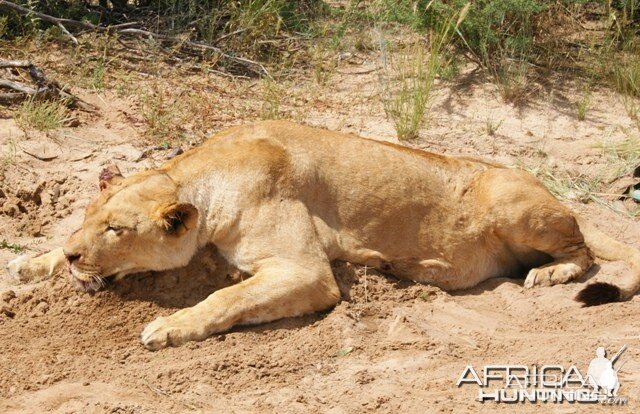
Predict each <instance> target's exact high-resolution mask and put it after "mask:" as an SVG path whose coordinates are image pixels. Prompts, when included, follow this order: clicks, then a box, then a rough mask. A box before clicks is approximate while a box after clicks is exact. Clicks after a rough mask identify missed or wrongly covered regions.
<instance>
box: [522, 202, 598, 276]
mask: <svg viewBox="0 0 640 414" xmlns="http://www.w3.org/2000/svg"><path fill="white" fill-rule="evenodd" d="M511 237H512V240H514V241H515V242H516V243H518V244H523V245H526V246H528V247H530V248H532V249H535V250H538V251H541V252H544V253H547V254H548V255H549V256H551V257H552V258H553V261H552V262H551V263H548V264H546V265H544V266H541V267H537V268H533V269H531V270H530V271H529V273H528V274H527V278H526V279H525V282H524V287H526V288H531V287H534V286H553V285H557V284H559V283H567V282H569V281H571V280H574V279H576V278H578V277H580V276H581V275H583V274H584V273H585V272H586V271H587V270H589V268H590V267H591V265H592V264H593V255H592V253H591V251H590V250H589V249H588V248H587V246H586V245H585V243H584V238H583V236H582V233H581V232H580V228H579V227H578V223H577V222H576V220H575V218H574V217H573V215H572V214H571V212H570V211H569V210H568V209H566V208H565V207H564V206H562V205H561V204H560V203H559V202H558V201H556V200H553V203H550V204H547V205H545V206H540V205H538V206H535V207H533V208H531V209H529V212H528V213H525V214H524V216H523V219H522V220H521V221H520V225H519V226H518V228H516V229H515V231H513V232H512V235H511Z"/></svg>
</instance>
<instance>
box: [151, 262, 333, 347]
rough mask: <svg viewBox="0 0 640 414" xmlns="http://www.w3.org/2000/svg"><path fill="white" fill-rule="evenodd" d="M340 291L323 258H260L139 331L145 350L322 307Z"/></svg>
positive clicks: (327, 263)
mask: <svg viewBox="0 0 640 414" xmlns="http://www.w3.org/2000/svg"><path fill="white" fill-rule="evenodd" d="M339 300H340V291H339V289H338V286H337V284H336V281H335V279H334V277H333V273H332V271H331V267H330V265H329V262H328V261H327V260H318V259H312V260H309V259H306V260H305V258H301V259H299V260H296V259H284V258H278V257H273V258H269V259H265V260H262V261H261V262H260V264H259V265H258V270H257V272H256V273H255V275H254V276H253V277H252V278H250V279H247V280H245V281H243V282H241V283H239V284H237V285H234V286H230V287H228V288H225V289H221V290H219V291H217V292H215V293H213V294H211V295H210V296H209V297H208V298H207V299H205V300H204V301H202V302H200V303H198V304H197V305H195V306H193V307H191V308H187V309H182V310H180V311H178V312H176V313H174V314H172V315H169V316H166V317H159V318H157V319H156V320H154V321H153V322H151V323H150V324H149V325H147V326H146V328H145V329H144V330H143V331H142V334H141V341H142V343H143V344H144V346H145V347H147V348H148V349H150V350H158V349H161V348H164V347H167V346H171V345H173V346H176V345H181V344H183V343H185V342H188V341H196V340H202V339H205V338H206V337H208V336H210V335H211V334H214V333H218V332H224V331H226V330H228V329H230V328H231V327H232V326H234V325H243V324H255V323H260V322H269V321H273V320H276V319H281V318H286V317H292V316H300V315H304V314H307V313H312V312H316V311H320V310H324V309H327V308H329V307H331V306H333V305H335V304H336V303H338V301H339Z"/></svg>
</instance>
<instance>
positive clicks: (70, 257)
mask: <svg viewBox="0 0 640 414" xmlns="http://www.w3.org/2000/svg"><path fill="white" fill-rule="evenodd" d="M64 255H65V256H66V257H67V261H68V262H69V264H71V263H73V262H75V261H77V260H78V259H80V256H81V255H79V254H75V253H67V252H65V253H64Z"/></svg>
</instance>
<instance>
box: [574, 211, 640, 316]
mask: <svg viewBox="0 0 640 414" xmlns="http://www.w3.org/2000/svg"><path fill="white" fill-rule="evenodd" d="M576 220H577V221H578V224H579V226H580V231H581V232H582V235H583V236H584V241H585V244H586V245H587V247H589V249H591V251H592V252H593V253H594V254H595V255H596V257H599V258H601V259H605V260H623V261H625V262H627V264H629V267H630V268H631V272H630V273H628V274H627V275H626V276H624V277H623V278H622V279H620V280H619V281H616V283H615V284H611V283H603V282H597V283H591V284H589V285H587V286H586V287H585V288H584V289H582V290H581V291H580V292H579V293H578V295H577V296H576V300H577V301H579V302H582V303H583V304H584V306H595V305H601V304H604V303H609V302H617V301H621V300H627V299H629V298H631V297H632V296H633V295H634V294H635V293H636V292H637V291H638V290H639V289H640V250H638V249H636V248H633V247H631V246H629V245H626V244H624V243H621V242H619V241H617V240H615V239H613V238H611V237H609V236H607V235H606V234H604V233H603V232H601V231H600V230H598V228H596V227H595V226H593V225H592V224H590V223H588V222H587V221H586V220H584V219H582V218H581V217H578V216H577V215H576Z"/></svg>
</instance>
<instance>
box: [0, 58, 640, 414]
mask: <svg viewBox="0 0 640 414" xmlns="http://www.w3.org/2000/svg"><path fill="white" fill-rule="evenodd" d="M371 65H372V63H371V62H367V61H365V62H364V63H362V64H361V65H348V64H344V65H343V66H344V67H343V68H341V69H343V70H342V72H344V73H342V74H338V75H336V76H335V77H334V78H332V80H331V81H330V85H329V86H328V87H327V88H325V89H324V90H323V91H322V92H321V93H317V94H314V96H312V97H310V98H309V99H308V100H306V101H304V102H303V103H302V104H300V106H301V108H302V109H304V110H303V111H300V112H301V113H302V114H303V115H301V116H299V117H298V118H299V119H301V120H302V121H303V122H306V123H308V124H312V125H318V126H324V127H327V128H330V129H336V130H342V131H349V132H356V133H359V134H362V135H365V136H369V137H376V138H379V139H387V140H392V141H393V140H394V138H393V137H394V132H393V126H392V123H391V122H390V121H389V120H387V119H386V118H385V116H384V113H383V111H382V108H381V105H380V103H379V99H378V97H377V93H378V90H379V89H378V87H377V86H376V85H377V76H376V74H375V73H365V74H348V72H366V71H367V69H369V68H370V67H371ZM204 82H210V83H211V84H212V85H216V87H217V88H218V89H222V90H225V88H231V85H230V84H227V83H225V82H228V81H226V80H225V79H223V78H216V77H211V78H209V79H207V80H205V81H204ZM575 90H577V87H575V86H572V85H566V86H563V85H559V84H558V85H554V87H553V88H551V89H550V91H549V92H548V93H546V94H544V95H542V96H541V97H539V98H536V99H535V100H534V101H533V102H532V103H531V104H529V105H528V106H526V107H522V108H515V107H513V106H510V105H507V104H504V103H503V102H502V101H501V100H500V98H499V95H498V93H497V91H496V89H495V87H494V86H491V85H489V84H486V83H483V82H481V81H479V80H478V79H475V78H474V76H473V75H472V74H471V75H469V79H468V81H467V82H464V83H462V84H460V85H457V86H456V87H455V88H450V87H447V88H440V89H439V91H438V97H437V99H436V100H435V102H434V106H433V116H432V119H431V121H430V123H429V125H428V126H427V127H425V129H424V131H423V133H422V137H423V138H422V139H421V140H420V141H418V142H417V143H415V144H413V145H415V146H418V147H421V148H425V149H430V150H434V151H438V152H446V153H449V154H467V155H468V154H471V155H474V156H483V157H486V158H490V159H493V160H497V161H501V162H505V163H508V164H525V165H529V166H536V165H542V164H544V165H546V166H550V167H553V168H559V169H562V170H568V171H572V172H575V173H581V174H586V175H592V176H596V175H598V174H599V172H600V171H602V170H603V169H604V168H606V164H607V158H606V157H605V156H604V155H603V154H602V153H601V151H600V150H598V149H594V148H593V145H594V144H599V143H600V144H601V143H603V142H605V141H619V140H622V139H624V138H625V137H626V136H627V134H630V133H635V134H637V130H635V131H634V130H633V124H632V122H631V120H630V119H628V117H627V116H626V112H625V110H624V107H623V105H622V104H621V103H620V101H619V99H618V98H616V97H615V96H614V95H613V94H612V93H610V92H607V91H605V90H602V91H595V92H594V94H593V96H592V103H591V106H592V107H591V108H590V110H589V112H588V113H587V119H586V120H585V121H579V120H577V118H576V114H575V112H576V111H575V107H574V105H573V100H574V99H576V98H575V96H576V95H575V94H574V93H572V91H575ZM77 91H79V92H80V93H84V95H83V96H84V97H85V98H86V99H87V100H89V101H91V102H93V103H95V104H96V105H98V106H99V107H100V108H101V115H100V116H96V117H91V118H87V119H83V122H82V123H81V125H80V126H78V127H75V128H63V129H61V130H57V131H54V132H50V133H46V134H45V133H37V132H34V131H27V132H23V131H22V130H20V129H19V128H18V127H17V126H16V125H15V123H14V121H13V120H12V119H10V118H7V119H0V145H2V147H1V148H0V149H1V150H2V151H3V154H5V158H6V157H7V156H8V155H7V154H9V155H10V156H11V157H10V158H11V162H10V163H9V166H8V167H7V168H6V169H5V172H4V175H3V176H2V181H1V182H0V235H1V237H0V239H7V240H8V241H10V242H12V243H18V244H21V245H24V246H26V248H27V251H28V252H34V253H35V252H42V251H46V250H48V249H51V248H53V247H55V246H57V245H59V244H60V243H62V242H64V240H65V239H66V237H68V236H69V234H70V233H71V232H72V231H73V230H74V229H76V228H77V227H78V226H79V224H80V223H81V220H82V216H83V208H84V207H85V206H86V205H87V203H88V202H89V200H90V199H91V197H93V196H94V195H95V194H96V193H97V191H98V190H97V174H98V172H99V171H100V169H101V167H102V166H103V165H105V164H107V163H109V162H112V161H114V160H115V161H116V163H117V164H118V165H119V166H120V168H121V170H122V171H123V172H124V173H125V174H126V173H130V172H132V171H137V170H140V169H144V168H149V167H152V166H153V165H157V164H158V163H161V162H162V161H163V159H164V158H165V157H166V154H167V152H166V151H163V150H156V151H151V152H150V153H149V154H148V156H146V157H144V156H142V154H143V152H144V150H145V149H148V145H146V144H144V143H143V142H142V140H140V139H139V135H140V128H139V126H138V125H136V122H134V121H135V120H133V121H132V117H131V116H129V115H128V114H131V113H134V112H135V108H132V107H131V104H130V102H129V101H127V100H126V99H121V98H118V97H117V95H116V94H113V93H109V92H104V93H102V92H101V93H100V94H97V93H95V92H88V91H84V92H83V91H82V90H77ZM291 93H299V94H304V93H305V90H304V88H303V87H299V88H297V89H296V88H293V89H292V92H291ZM212 99H219V96H215V94H214V96H213V97H212ZM225 99H228V100H229V102H228V105H234V103H235V104H237V103H238V102H239V101H241V100H242V96H240V95H238V96H235V97H234V98H229V97H226V98H225ZM240 106H241V105H238V107H240ZM298 109H300V108H298ZM249 118H252V116H246V117H243V116H241V115H240V116H237V117H229V116H225V117H222V116H221V117H220V118H217V119H216V120H212V121H211V122H212V128H213V129H220V128H221V127H223V126H225V125H227V126H228V125H232V124H237V123H242V122H244V121H245V119H249ZM487 122H494V123H496V124H499V128H498V130H497V132H496V134H495V135H493V136H489V135H488V134H487V132H486V125H487ZM30 154H37V155H39V156H40V158H48V160H47V161H44V160H40V159H37V158H35V157H34V156H33V155H30ZM568 203H569V204H570V206H571V207H572V208H574V209H576V210H578V211H580V212H581V213H582V214H584V215H585V216H586V217H588V218H589V220H591V221H592V222H594V223H595V224H596V225H598V226H599V227H600V228H602V229H604V230H606V231H607V232H608V233H609V234H611V235H613V236H615V237H616V238H618V239H620V240H624V241H626V242H628V243H630V244H633V245H635V246H639V247H640V225H638V223H637V221H636V220H634V219H632V218H630V216H629V215H625V214H620V213H616V212H614V211H612V210H611V209H608V208H606V207H604V206H602V205H599V204H597V203H589V204H581V203H579V202H577V201H576V202H570V201H568ZM13 257H15V254H14V253H12V252H11V251H10V250H7V249H4V250H2V249H0V304H1V306H0V307H1V308H4V309H5V311H4V313H0V349H1V351H0V412H3V413H11V412H20V413H23V412H33V413H41V412H55V413H76V412H83V413H157V412H191V411H193V412H258V411H260V412H265V411H266V412H270V411H274V412H275V411H277V412H284V413H289V412H332V413H355V412H365V411H380V412H493V411H502V412H534V411H544V412H560V413H565V412H566V413H572V412H578V411H580V412H582V411H587V412H607V413H609V412H611V413H613V412H616V413H617V412H620V413H631V412H638V410H639V407H640V404H639V401H640V319H638V318H637V317H634V316H633V315H637V314H638V312H639V311H640V297H635V298H634V299H633V300H631V301H629V302H626V303H618V304H610V305H605V306H600V307H595V308H588V309H583V308H580V307H579V305H578V304H577V303H576V302H574V301H573V300H572V298H573V296H574V295H575V294H576V292H577V291H578V290H579V289H580V287H581V285H582V283H584V281H585V280H587V279H590V278H596V279H615V277H616V276H619V275H620V274H621V273H622V272H626V271H627V269H626V266H625V265H624V264H622V263H607V262H600V263H599V265H598V266H596V267H595V268H594V270H593V271H591V272H590V273H589V274H588V275H587V276H586V277H583V278H582V279H581V280H580V281H579V282H578V283H573V284H569V285H561V286H554V287H550V288H538V289H535V290H524V289H523V288H522V280H519V279H495V280H491V281H488V282H486V283H483V284H482V285H480V286H478V287H477V288H474V289H471V290H468V291H463V292H454V293H446V292H442V291H440V290H439V289H436V288H433V287H429V286H424V285H416V284H412V283H408V282H401V281H398V280H395V279H393V278H389V277H385V276H382V275H379V274H377V273H375V272H372V271H371V270H370V269H369V270H366V269H363V268H359V267H355V266H352V265H350V264H347V263H336V264H335V266H334V271H335V274H336V277H337V278H338V280H339V282H340V285H341V289H342V293H343V299H344V300H343V301H342V302H341V303H340V304H339V305H338V306H337V307H336V308H335V309H333V310H331V311H329V312H326V313H323V314H317V315H312V316H307V317H302V318H294V319H287V320H282V321H279V322H275V323H271V324H265V325H261V326H256V327H246V328H239V329H234V330H233V331H232V332H229V333H227V334H225V335H219V336H215V337H212V338H209V339H207V340H205V341H203V342H199V343H190V344H188V345H186V346H183V347H180V348H171V349H165V350H162V351H159V352H155V353H152V352H148V351H146V350H145V349H144V348H143V347H142V346H141V345H140V344H139V343H138V335H139V333H140V331H141V329H142V328H143V326H144V325H145V324H146V323H148V322H150V321H151V320H153V319H154V318H155V317H156V316H158V315H167V314H170V313H171V312H173V311H175V310H176V309H179V308H181V307H185V306H190V305H193V304H195V303H197V302H198V301H199V300H201V299H203V298H204V297H206V296H207V295H208V294H210V293H211V292H212V291H214V290H215V289H218V288H220V287H223V286H227V285H228V284H231V283H233V282H234V281H237V279H238V278H239V277H240V276H239V275H238V274H237V273H236V272H234V270H233V269H230V268H229V267H228V266H227V265H226V264H225V263H224V262H222V261H221V260H220V259H219V258H218V257H217V255H216V252H215V248H213V247H212V248H210V249H208V250H205V251H203V252H202V253H201V254H199V255H198V256H197V258H196V259H195V260H194V263H192V264H191V265H190V266H189V267H188V268H187V269H181V270H177V271H172V272H166V273H161V274H150V275H139V276H138V275H136V276H132V277H131V278H129V279H128V280H126V281H123V282H122V283H119V284H116V285H113V286H111V287H110V288H109V289H108V290H106V291H102V292H98V293H96V294H94V295H89V294H85V293H79V292H77V291H75V290H74V289H73V288H72V287H71V286H70V285H69V284H68V283H67V280H66V278H65V277H62V276H60V277H55V278H53V279H52V280H49V281H45V282H41V283H38V284H34V285H16V284H15V283H14V282H13V281H11V280H9V278H8V275H7V274H6V272H5V271H4V264H5V263H6V262H7V261H9V260H10V259H12V258H13ZM514 276H518V275H514ZM9 315H10V316H9ZM625 344H626V345H627V346H628V350H627V351H626V352H625V353H624V355H623V356H622V357H621V361H624V362H625V363H624V366H623V367H622V369H621V371H620V374H619V375H620V381H621V384H622V387H621V389H620V393H619V394H620V395H623V396H627V397H628V398H629V404H628V405H627V406H625V407H606V406H601V405H597V404H591V405H577V404H546V405H543V404H538V405H531V404H524V405H516V406H513V405H509V404H495V403H485V404H481V403H479V402H477V401H476V400H475V398H476V394H477V388H476V387H474V386H463V387H460V388H458V387H456V385H455V382H456V380H457V379H458V377H459V376H460V374H461V373H462V370H463V368H464V367H465V366H466V365H469V364H472V365H474V366H475V367H476V368H481V367H482V366H483V365H485V364H524V365H533V364H539V365H543V364H560V365H564V366H569V365H572V364H575V365H576V366H577V367H578V368H579V369H580V370H582V371H584V372H586V369H587V365H588V363H589V361H590V360H591V358H593V356H594V352H595V349H596V347H597V346H604V347H606V349H607V350H608V351H609V352H610V353H613V352H615V351H616V350H618V349H619V348H620V347H621V346H622V345H625Z"/></svg>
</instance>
